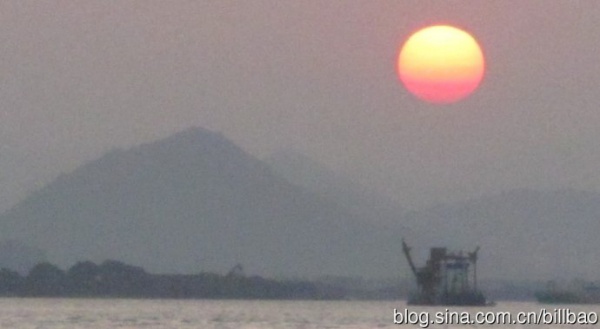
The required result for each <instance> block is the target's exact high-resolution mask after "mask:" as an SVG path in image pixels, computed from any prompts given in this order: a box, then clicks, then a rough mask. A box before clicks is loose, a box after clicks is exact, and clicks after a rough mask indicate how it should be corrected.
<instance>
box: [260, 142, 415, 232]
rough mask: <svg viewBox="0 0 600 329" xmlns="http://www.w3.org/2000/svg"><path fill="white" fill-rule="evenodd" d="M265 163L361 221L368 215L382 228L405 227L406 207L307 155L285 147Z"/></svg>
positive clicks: (370, 219) (370, 220)
mask: <svg viewBox="0 0 600 329" xmlns="http://www.w3.org/2000/svg"><path fill="white" fill-rule="evenodd" d="M265 162H266V163H268V164H269V165H270V166H271V167H272V168H273V169H274V170H275V172H277V173H278V174H280V175H281V176H282V177H284V178H285V179H287V180H288V181H290V182H292V183H294V184H296V185H298V186H302V187H304V188H305V189H307V190H309V191H312V192H314V193H316V194H318V195H319V196H321V197H323V198H325V199H326V200H328V201H330V202H333V203H335V204H337V205H338V206H339V207H341V208H342V209H344V210H346V211H349V212H351V213H352V214H354V215H355V216H356V217H358V218H360V219H361V220H363V219H365V218H367V219H368V220H369V222H371V223H373V224H374V225H378V226H381V227H394V228H397V227H402V217H403V215H404V213H405V212H406V210H405V209H403V208H402V207H401V206H399V205H398V204H397V203H396V202H393V201H392V200H391V199H390V198H388V197H387V196H385V195H383V194H381V193H378V192H377V191H374V190H373V189H370V188H367V187H365V186H363V185H361V184H358V183H356V182H355V181H354V180H352V179H351V178H349V177H346V176H344V175H341V174H338V173H336V172H334V171H333V170H331V169H330V168H328V167H327V166H325V165H323V164H321V163H319V162H317V161H315V160H313V159H311V158H309V157H308V156H306V155H304V154H301V153H298V152H295V151H291V150H281V151H278V152H275V153H273V154H271V155H270V156H269V157H267V158H266V159H265Z"/></svg>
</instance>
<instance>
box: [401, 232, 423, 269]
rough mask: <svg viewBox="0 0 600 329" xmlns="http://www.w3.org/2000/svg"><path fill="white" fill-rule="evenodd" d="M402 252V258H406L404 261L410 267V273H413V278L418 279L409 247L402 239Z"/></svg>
mask: <svg viewBox="0 0 600 329" xmlns="http://www.w3.org/2000/svg"><path fill="white" fill-rule="evenodd" d="M402 252H404V256H406V260H407V261H408V265H410V269H411V271H412V272H413V273H414V275H415V277H417V278H419V275H418V274H417V268H416V267H415V263H413V260H412V257H411V256H410V247H409V246H408V245H407V244H406V242H405V241H404V239H402Z"/></svg>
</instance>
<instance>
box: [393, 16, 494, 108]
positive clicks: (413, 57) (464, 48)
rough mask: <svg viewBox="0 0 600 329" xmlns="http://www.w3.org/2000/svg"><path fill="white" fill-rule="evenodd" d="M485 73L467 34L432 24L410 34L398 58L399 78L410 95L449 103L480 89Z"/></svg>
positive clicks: (475, 42)
mask: <svg viewBox="0 0 600 329" xmlns="http://www.w3.org/2000/svg"><path fill="white" fill-rule="evenodd" d="M484 71H485V61H484V57H483V53H482V51H481V47H480V46H479V44H478V43H477V41H476V40H475V38H474V37H473V36H471V35H470V34H469V33H467V32H465V31H463V30H461V29H458V28H456V27H453V26H449V25H434V26H429V27H426V28H423V29H421V30H419V31H417V32H415V33H414V34H412V35H411V36H410V37H409V38H408V40H407V41H406V42H405V43H404V45H403V46H402V48H401V50H400V54H399V55H398V75H399V77H400V80H401V81H402V83H403V84H404V86H405V87H406V89H408V91H410V92H411V93H412V94H413V95H415V96H417V97H418V98H420V99H422V100H424V101H427V102H430V103H435V104H449V103H454V102H457V101H459V100H461V99H464V98H465V97H467V96H469V95H470V94H471V93H473V91H475V90H476V89H477V87H479V84H480V83H481V80H482V78H483V73H484Z"/></svg>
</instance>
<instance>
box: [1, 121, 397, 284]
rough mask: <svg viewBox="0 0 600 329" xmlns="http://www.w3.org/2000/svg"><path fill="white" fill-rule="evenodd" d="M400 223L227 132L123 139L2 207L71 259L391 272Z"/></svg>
mask: <svg viewBox="0 0 600 329" xmlns="http://www.w3.org/2000/svg"><path fill="white" fill-rule="evenodd" d="M397 236H398V232H397V230H390V229H386V230H382V229H381V228H380V227H378V226H376V225H373V224H372V223H371V222H369V218H360V217H358V216H356V215H355V214H352V213H350V212H348V211H345V210H343V209H342V208H341V207H340V206H338V205H336V204H333V203H332V202H329V201H328V200H326V199H325V198H322V197H321V196H318V195H316V194H315V193H313V192H311V191H308V190H307V189H305V188H302V187H300V186H297V185H294V184H292V183H290V182H288V181H287V180H286V179H284V178H282V177H281V176H280V175H278V174H276V173H275V172H274V171H273V170H272V169H271V168H270V167H269V166H268V165H267V164H265V163H263V162H261V161H260V160H258V159H256V158H255V157H253V156H251V155H249V154H248V153H246V152H245V151H243V150H242V149H240V148H239V147H237V146H236V145H235V144H233V143H232V142H231V141H229V140H228V139H226V138H225V137H223V136H222V135H220V134H218V133H214V132H211V131H208V130H205V129H201V128H192V129H189V130H186V131H183V132H181V133H177V134H175V135H173V136H170V137H168V138H165V139H163V140H159V141H155V142H152V143H148V144H143V145H140V146H137V147H134V148H131V149H128V150H115V151H112V152H109V153H108V154H106V155H104V156H102V157H101V158H99V159H97V160H95V161H92V162H90V163H87V164H85V165H83V166H81V167H79V168H78V169H76V170H75V171H73V172H71V173H68V174H63V175H61V176H60V177H58V178H57V179H56V180H55V181H53V182H51V183H50V184H49V185H47V186H46V187H44V188H42V189H41V190H39V191H37V192H35V193H33V194H32V195H30V196H29V197H28V198H26V199H25V200H24V201H22V202H20V203H19V204H17V205H16V206H15V207H13V208H11V209H10V210H9V211H7V212H6V213H4V214H3V215H1V216H0V238H2V239H5V240H8V239H11V240H19V241H23V242H24V243H26V244H27V245H31V246H36V247H38V248H40V249H42V250H43V251H44V252H45V253H46V256H47V259H48V261H50V262H52V263H55V264H58V265H59V266H62V267H69V266H71V265H73V264H74V263H75V262H77V261H80V260H83V259H90V260H92V261H95V262H101V261H103V260H105V259H116V260H119V261H123V262H126V263H130V264H135V265H138V266H143V267H144V268H146V269H148V270H149V271H151V272H169V273H175V272H178V273H191V272H199V271H216V272H220V273H224V272H226V271H228V270H229V269H230V268H232V267H233V266H234V265H235V264H238V263H240V264H243V265H244V267H245V269H246V270H247V272H248V273H251V274H259V275H275V276H286V277H307V276H322V275H356V276H358V275H361V276H367V277H378V276H379V277H381V276H385V277H390V276H394V275H396V274H397V272H398V269H399V268H401V267H402V265H401V264H400V260H399V259H398V257H397V250H399V249H398V248H399V245H398V239H397Z"/></svg>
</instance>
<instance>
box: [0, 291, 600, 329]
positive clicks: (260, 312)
mask: <svg viewBox="0 0 600 329" xmlns="http://www.w3.org/2000/svg"><path fill="white" fill-rule="evenodd" d="M542 310H546V312H550V313H552V312H554V316H556V315H557V314H558V313H557V310H558V311H561V310H569V311H570V312H575V313H577V314H579V313H581V314H583V313H585V314H592V313H595V312H600V305H587V306H586V305H579V306H574V305H542V304H538V303H535V302H498V303H497V304H496V305H495V306H493V307H414V306H407V305H406V303H405V302H404V301H241V300H135V299H44V298H4V299H0V327H1V328H23V329H27V328H39V329H42V328H44V329H45V328H47V329H54V328H89V329H93V328H102V329H105V328H111V329H112V328H178V329H179V328H182V329H184V328H204V329H217V328H218V329H229V328H231V329H234V328H235V329H238V328H241V329H244V328H248V329H250V328H253V329H255V328H261V329H271V328H272V329H279V328H290V329H292V328H293V329H313V328H315V329H316V328H323V329H324V328H331V329H333V328H341V329H366V328H424V327H429V328H468V327H472V328H481V327H489V326H490V325H493V326H494V327H498V328H537V327H539V328H593V327H596V326H600V324H596V325H593V324H590V325H583V324H575V325H573V324H565V323H563V324H557V323H553V324H552V323H551V324H538V325H525V324H508V325H501V324H461V323H457V322H455V323H444V324H431V323H427V324H426V323H424V322H420V320H423V319H424V318H425V315H427V316H428V317H429V319H428V320H429V321H432V320H433V319H434V317H435V316H436V315H441V316H442V317H443V316H447V317H448V319H447V320H448V321H450V320H453V321H456V320H457V317H458V316H459V315H461V314H462V315H465V312H466V313H469V314H471V315H473V314H475V313H477V312H482V314H488V316H489V314H496V313H497V312H509V313H510V314H511V315H513V316H516V315H517V313H519V312H531V313H536V314H537V312H541V311H542ZM399 314H401V315H399ZM411 314H413V315H411ZM405 316H408V318H411V317H412V318H411V319H412V320H410V319H408V318H406V317H405ZM452 317H454V319H451V318H452ZM546 318H547V317H546ZM409 320H410V321H409ZM458 320H460V319H458ZM554 320H555V321H556V319H554ZM406 322H411V323H412V324H407V323H406Z"/></svg>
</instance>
